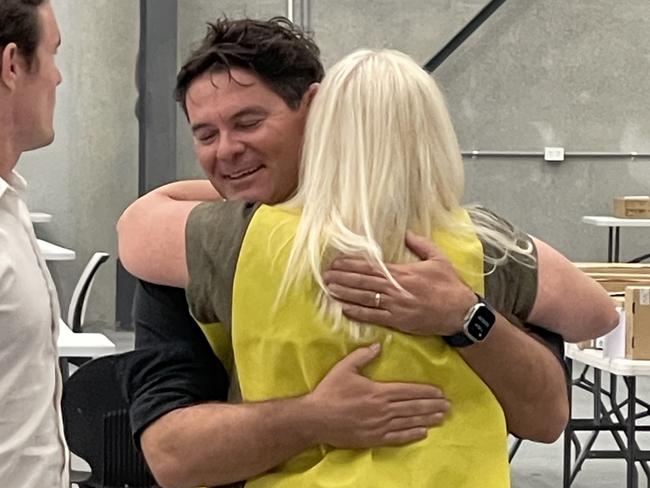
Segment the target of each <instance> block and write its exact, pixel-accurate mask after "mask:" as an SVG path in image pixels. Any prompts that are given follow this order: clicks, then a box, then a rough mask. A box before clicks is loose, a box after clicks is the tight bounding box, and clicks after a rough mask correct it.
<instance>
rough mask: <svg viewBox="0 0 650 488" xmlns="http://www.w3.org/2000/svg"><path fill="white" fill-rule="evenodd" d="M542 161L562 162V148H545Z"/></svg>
mask: <svg viewBox="0 0 650 488" xmlns="http://www.w3.org/2000/svg"><path fill="white" fill-rule="evenodd" d="M544 161H564V148H563V147H548V146H547V147H545V148H544Z"/></svg>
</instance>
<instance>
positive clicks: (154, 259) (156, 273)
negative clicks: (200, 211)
mask: <svg viewBox="0 0 650 488" xmlns="http://www.w3.org/2000/svg"><path fill="white" fill-rule="evenodd" d="M220 198H221V197H220V195H219V194H218V193H217V191H216V190H215V189H214V188H213V187H212V185H211V184H210V182H209V181H207V180H192V181H179V182H175V183H170V184H168V185H165V186H161V187H159V188H156V189H155V190H152V191H151V192H149V193H147V194H146V195H144V196H142V197H140V198H139V199H138V200H136V201H135V202H134V203H132V204H131V205H130V206H129V207H128V208H127V209H126V210H125V211H124V213H123V214H122V216H121V217H120V219H119V221H118V222H117V235H118V249H119V255H120V260H121V261H122V264H123V265H124V267H125V268H126V269H127V270H128V271H129V272H130V273H131V274H133V275H135V276H137V277H138V278H140V279H142V280H145V281H149V282H152V283H156V284H160V285H169V286H177V287H184V286H185V284H186V282H187V264H186V262H185V224H186V222H187V218H188V216H189V214H190V212H191V211H192V209H193V208H194V207H196V206H197V205H198V204H199V203H202V202H204V201H209V200H218V199H220Z"/></svg>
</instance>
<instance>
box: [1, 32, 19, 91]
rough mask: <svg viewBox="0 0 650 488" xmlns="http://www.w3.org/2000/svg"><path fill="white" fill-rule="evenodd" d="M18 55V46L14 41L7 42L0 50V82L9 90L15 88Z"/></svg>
mask: <svg viewBox="0 0 650 488" xmlns="http://www.w3.org/2000/svg"><path fill="white" fill-rule="evenodd" d="M19 56H20V53H19V52H18V46H16V44H15V43H14V42H10V43H9V44H7V45H6V46H5V47H4V48H3V49H2V51H1V56H0V82H1V83H2V84H3V85H5V86H6V87H7V88H8V89H9V90H11V91H13V90H14V89H15V88H16V78H17V73H16V69H17V67H18V66H17V62H18V58H19Z"/></svg>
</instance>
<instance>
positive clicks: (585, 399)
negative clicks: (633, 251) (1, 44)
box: [73, 330, 650, 488]
mask: <svg viewBox="0 0 650 488" xmlns="http://www.w3.org/2000/svg"><path fill="white" fill-rule="evenodd" d="M101 332H103V333H104V334H106V335H107V336H108V337H109V338H110V339H111V340H112V341H113V342H114V343H115V344H116V346H117V351H118V352H122V351H128V350H130V349H132V348H133V333H132V332H125V331H113V330H102V331H101ZM581 371H582V366H581V365H580V364H579V363H575V365H574V376H576V375H577V374H578V373H580V372H581ZM604 385H605V386H608V379H605V380H604ZM618 391H619V398H623V397H624V396H625V395H626V393H627V392H626V390H625V388H624V387H621V386H620V385H619V388H618ZM637 397H638V398H641V399H643V400H645V401H650V378H640V379H639V380H638V382H637ZM592 404H593V400H592V397H591V395H590V394H589V393H587V392H584V391H582V390H579V389H577V388H574V389H573V413H574V416H580V417H589V414H590V412H592ZM644 423H645V424H647V422H644ZM586 435H587V434H580V435H579V437H580V439H581V440H583V439H584V438H585V437H586ZM638 439H639V444H640V446H641V447H642V448H645V449H650V442H649V441H650V433H645V434H644V433H642V434H639V437H638ZM583 442H584V441H583ZM595 447H596V448H600V449H615V448H616V444H615V443H614V440H613V438H612V436H611V434H607V433H601V434H600V435H599V437H598V440H597V441H596V444H595ZM562 460H563V440H562V438H560V440H558V441H557V442H555V443H553V444H538V443H534V442H524V443H522V445H521V447H520V448H519V451H518V452H517V454H516V456H515V458H514V459H513V461H512V463H511V467H512V487H513V488H560V487H561V486H562ZM73 465H74V466H80V465H81V464H80V461H79V460H78V459H77V460H74V459H73ZM639 473H640V474H639V486H640V487H645V486H649V487H650V483H649V482H648V480H647V478H646V476H645V474H643V471H641V470H640V469H639ZM625 475H626V465H625V461H623V460H602V459H598V460H595V459H594V460H587V461H586V462H585V463H584V465H583V467H582V470H581V471H580V473H578V475H577V477H576V479H575V481H574V483H573V485H572V487H573V488H619V487H624V486H625V479H626V478H625Z"/></svg>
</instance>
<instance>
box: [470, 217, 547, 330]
mask: <svg viewBox="0 0 650 488" xmlns="http://www.w3.org/2000/svg"><path fill="white" fill-rule="evenodd" d="M475 212H477V213H478V212H484V214H485V215H488V216H489V218H491V219H492V220H494V221H496V222H497V223H498V225H499V226H502V227H503V228H504V229H507V230H508V232H510V233H512V235H513V237H514V238H515V239H517V241H519V242H520V243H521V244H522V247H524V248H525V247H527V246H528V245H530V246H531V249H532V254H531V256H532V257H533V259H530V257H527V256H518V257H516V256H509V257H508V258H507V259H506V261H505V262H503V263H501V264H499V265H498V266H496V267H495V266H494V265H492V264H490V263H489V261H487V260H485V261H484V272H485V273H486V276H485V299H486V300H487V302H488V303H490V304H491V305H492V306H493V307H494V308H495V309H496V310H498V311H499V312H500V313H501V314H502V315H504V316H505V317H506V318H507V319H508V320H509V321H511V322H514V323H518V324H520V325H521V324H523V323H524V322H526V320H527V319H528V316H529V315H530V312H531V310H532V308H533V305H534V303H535V298H536V297H537V250H536V249H535V244H534V243H533V241H532V239H531V237H530V236H529V235H528V234H526V233H525V232H523V231H522V230H520V229H518V228H516V227H515V226H513V225H512V224H510V223H509V222H507V221H506V220H504V219H502V218H501V217H499V216H498V215H496V214H495V213H493V212H491V211H490V210H487V209H485V208H479V209H477V210H476V211H475ZM481 243H482V244H483V254H484V256H492V257H498V256H501V255H503V252H502V251H501V250H499V249H496V248H495V247H494V246H492V245H490V244H488V243H487V242H484V241H482V242H481Z"/></svg>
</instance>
